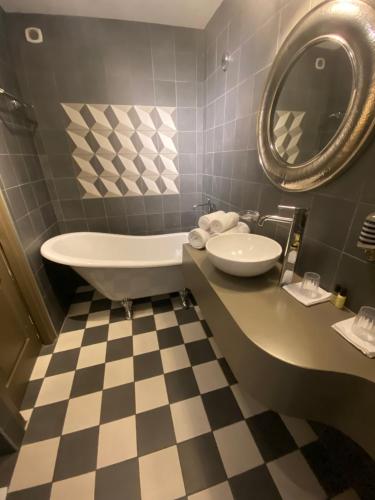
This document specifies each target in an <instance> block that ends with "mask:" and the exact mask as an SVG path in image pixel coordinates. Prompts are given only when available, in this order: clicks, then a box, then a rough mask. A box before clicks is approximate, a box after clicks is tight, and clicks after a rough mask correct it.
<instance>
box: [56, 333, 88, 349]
mask: <svg viewBox="0 0 375 500" xmlns="http://www.w3.org/2000/svg"><path fill="white" fill-rule="evenodd" d="M84 332H85V330H75V331H73V332H67V333H61V334H60V335H59V337H58V339H57V342H56V345H55V348H54V350H53V352H62V351H69V350H70V349H77V348H79V347H81V344H82V339H83V334H84Z"/></svg>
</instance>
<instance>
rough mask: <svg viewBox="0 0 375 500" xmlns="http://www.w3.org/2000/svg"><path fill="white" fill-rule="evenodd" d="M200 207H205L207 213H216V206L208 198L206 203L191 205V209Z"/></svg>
mask: <svg viewBox="0 0 375 500" xmlns="http://www.w3.org/2000/svg"><path fill="white" fill-rule="evenodd" d="M201 207H207V213H208V214H212V212H216V205H215V203H213V202H212V201H211V199H210V198H207V201H206V202H205V203H198V205H193V208H194V209H196V208H201Z"/></svg>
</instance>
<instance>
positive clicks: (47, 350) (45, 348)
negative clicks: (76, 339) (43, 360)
mask: <svg viewBox="0 0 375 500" xmlns="http://www.w3.org/2000/svg"><path fill="white" fill-rule="evenodd" d="M55 345H56V342H53V343H52V344H46V345H42V347H41V349H40V352H39V356H45V355H46V354H52V353H53V350H54V349H55Z"/></svg>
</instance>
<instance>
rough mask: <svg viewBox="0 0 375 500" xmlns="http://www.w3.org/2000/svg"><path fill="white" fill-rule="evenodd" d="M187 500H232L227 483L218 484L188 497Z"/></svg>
mask: <svg viewBox="0 0 375 500" xmlns="http://www.w3.org/2000/svg"><path fill="white" fill-rule="evenodd" d="M188 499H189V500H233V495H232V492H231V489H230V486H229V483H227V482H225V483H220V484H217V485H215V486H212V487H211V488H208V489H207V490H204V491H200V492H199V493H195V494H194V495H190V496H188Z"/></svg>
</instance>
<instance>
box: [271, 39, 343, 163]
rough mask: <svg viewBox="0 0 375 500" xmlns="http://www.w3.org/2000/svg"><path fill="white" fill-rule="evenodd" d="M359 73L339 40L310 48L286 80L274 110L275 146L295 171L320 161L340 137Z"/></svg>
mask: <svg viewBox="0 0 375 500" xmlns="http://www.w3.org/2000/svg"><path fill="white" fill-rule="evenodd" d="M352 87H353V70H352V65H351V61H350V59H349V55H348V53H347V51H346V49H345V48H344V47H343V46H342V45H341V44H340V43H339V42H338V41H337V40H334V39H330V40H324V41H321V42H319V43H317V44H315V45H310V46H309V47H308V48H307V49H306V50H305V51H304V52H303V53H302V55H301V56H300V57H299V58H298V59H297V60H296V61H295V63H294V64H293V66H292V67H291V69H290V70H289V71H288V72H287V74H286V77H285V78H284V79H283V81H282V83H281V85H280V87H279V90H278V94H277V97H276V100H275V105H274V107H273V114H272V118H271V131H270V134H271V141H272V143H273V145H274V149H275V150H276V152H277V153H278V155H279V156H280V158H282V160H284V161H285V162H286V163H288V164H289V165H291V166H295V167H298V166H299V165H301V164H303V163H305V162H307V161H309V160H311V159H312V158H314V157H315V156H316V155H318V154H319V153H320V152H321V151H322V150H323V149H324V148H325V147H326V146H327V144H328V143H329V142H330V141H331V139H332V138H333V137H334V136H335V135H336V132H337V131H338V129H339V127H340V125H341V122H342V120H343V118H344V116H345V114H346V111H347V109H348V106H349V104H350V100H351V95H352Z"/></svg>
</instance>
